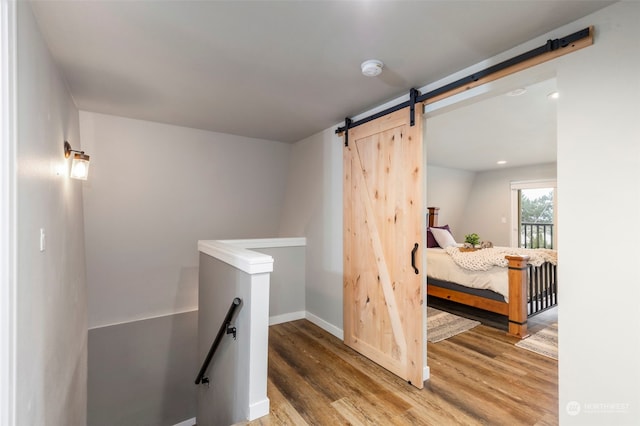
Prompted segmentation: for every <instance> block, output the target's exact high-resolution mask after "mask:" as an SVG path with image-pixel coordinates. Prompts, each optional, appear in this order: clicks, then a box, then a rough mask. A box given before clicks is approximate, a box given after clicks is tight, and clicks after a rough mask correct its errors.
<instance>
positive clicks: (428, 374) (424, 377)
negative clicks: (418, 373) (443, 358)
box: [422, 365, 431, 381]
mask: <svg viewBox="0 0 640 426" xmlns="http://www.w3.org/2000/svg"><path fill="white" fill-rule="evenodd" d="M430 377H431V370H430V369H429V366H428V365H425V366H424V368H423V369H422V381H425V380H429V378H430Z"/></svg>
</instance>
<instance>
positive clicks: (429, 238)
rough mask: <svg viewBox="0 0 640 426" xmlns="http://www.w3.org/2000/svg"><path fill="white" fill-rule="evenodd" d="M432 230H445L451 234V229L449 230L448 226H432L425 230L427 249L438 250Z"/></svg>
mask: <svg viewBox="0 0 640 426" xmlns="http://www.w3.org/2000/svg"><path fill="white" fill-rule="evenodd" d="M433 228H438V229H446V230H447V231H449V232H451V229H449V225H444V226H432V227H430V228H427V248H438V247H440V246H439V245H438V242H437V241H436V239H435V238H434V237H433V234H432V233H431V230H432V229H433Z"/></svg>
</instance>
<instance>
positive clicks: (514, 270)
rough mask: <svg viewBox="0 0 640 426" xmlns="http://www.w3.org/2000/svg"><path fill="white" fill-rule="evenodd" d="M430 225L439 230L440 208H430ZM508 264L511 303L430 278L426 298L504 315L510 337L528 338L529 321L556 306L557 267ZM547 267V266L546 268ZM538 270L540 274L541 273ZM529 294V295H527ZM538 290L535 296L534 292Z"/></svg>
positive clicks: (523, 260) (524, 260)
mask: <svg viewBox="0 0 640 426" xmlns="http://www.w3.org/2000/svg"><path fill="white" fill-rule="evenodd" d="M427 209H428V210H429V216H428V224H429V227H431V226H438V211H439V210H440V208H439V207H427ZM505 257H506V259H507V260H508V261H509V266H508V274H509V302H508V303H507V302H504V301H498V300H493V299H488V298H485V297H482V296H477V295H474V294H469V293H465V292H464V290H463V289H462V291H457V290H452V289H448V288H444V287H441V286H438V285H437V284H436V283H433V282H430V278H429V276H428V275H427V294H428V295H429V296H433V297H439V298H441V299H446V300H451V301H453V302H457V303H461V304H463V305H468V306H473V307H475V308H479V309H484V310H486V311H490V312H495V313H497V314H501V315H505V316H507V317H508V318H509V330H508V334H509V335H512V336H516V337H519V338H521V339H523V338H525V337H527V336H528V335H529V333H528V331H527V318H528V317H530V316H533V315H535V314H537V313H540V312H542V311H544V310H546V309H548V308H551V307H553V306H555V305H557V300H558V299H557V283H556V274H555V267H554V266H553V265H550V264H544V265H542V266H541V267H539V268H535V267H534V266H532V265H530V264H529V263H528V261H529V256H505ZM545 265H546V266H545ZM538 269H539V270H538ZM527 290H529V292H528V291H527ZM534 290H535V292H534ZM527 294H540V295H542V296H540V297H539V298H537V299H539V300H527V299H528V298H527Z"/></svg>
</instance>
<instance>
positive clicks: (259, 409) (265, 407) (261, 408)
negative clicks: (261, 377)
mask: <svg viewBox="0 0 640 426" xmlns="http://www.w3.org/2000/svg"><path fill="white" fill-rule="evenodd" d="M267 414H269V398H265V399H263V400H262V401H258V402H254V403H253V404H250V405H249V418H248V419H247V420H249V421H251V420H255V419H258V418H260V417H262V416H266V415H267Z"/></svg>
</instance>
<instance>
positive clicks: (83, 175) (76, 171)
mask: <svg viewBox="0 0 640 426" xmlns="http://www.w3.org/2000/svg"><path fill="white" fill-rule="evenodd" d="M72 152H73V159H71V171H70V172H69V177H72V178H74V179H80V180H87V176H89V161H90V160H89V156H88V155H87V154H85V153H84V151H76V150H75V149H71V145H70V144H69V142H67V141H64V158H69V157H71V153H72Z"/></svg>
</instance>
